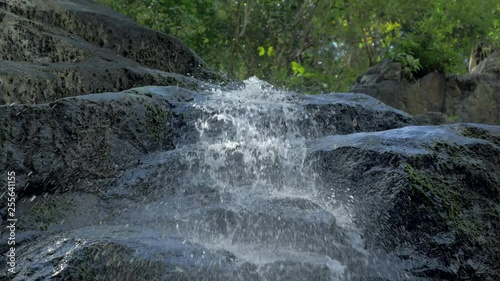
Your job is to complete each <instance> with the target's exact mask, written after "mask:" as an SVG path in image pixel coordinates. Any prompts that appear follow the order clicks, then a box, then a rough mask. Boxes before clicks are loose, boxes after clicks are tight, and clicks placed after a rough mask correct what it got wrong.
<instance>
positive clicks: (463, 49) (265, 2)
mask: <svg viewBox="0 0 500 281" xmlns="http://www.w3.org/2000/svg"><path fill="white" fill-rule="evenodd" d="M98 1H100V2H101V3H103V4H105V5H107V6H109V7H111V8H112V9H114V10H116V11H118V12H120V13H122V14H124V15H126V16H128V17H130V18H131V19H133V20H134V21H136V22H137V23H139V24H141V25H143V26H146V27H149V28H152V29H155V30H159V31H162V32H165V33H167V34H170V35H172V36H174V37H177V38H179V39H181V40H182V41H183V42H185V43H186V44H187V45H188V46H189V47H190V48H192V49H193V50H194V51H195V52H196V53H197V54H199V55H200V56H201V57H202V58H204V59H205V61H207V63H208V64H209V65H210V66H211V67H212V68H213V69H214V70H216V71H218V72H221V73H223V74H224V75H227V76H228V77H229V78H233V79H245V78H248V77H250V76H257V77H259V78H261V79H263V80H266V81H268V82H270V83H272V84H274V85H278V86H283V87H286V88H289V89H292V90H300V91H307V92H310V93H317V92H331V91H347V90H348V89H349V86H350V85H351V84H352V83H353V81H354V80H355V79H356V77H357V76H358V75H360V74H361V73H362V72H364V71H365V70H366V69H367V68H368V67H369V66H370V65H373V64H375V63H377V62H378V61H380V60H381V59H383V58H391V59H393V60H398V61H401V62H402V65H403V68H404V73H405V74H406V75H407V77H408V78H409V79H414V78H418V77H421V76H423V75H424V74H426V73H429V72H431V71H438V72H444V73H464V72H466V66H467V59H468V56H469V54H470V51H471V48H472V47H473V46H474V45H475V44H476V43H478V42H479V41H485V42H489V43H492V44H497V45H499V43H500V1H498V0H481V1H470V0H418V1H407V0H240V1H235V0H199V1H194V0H193V1H189V0H98Z"/></svg>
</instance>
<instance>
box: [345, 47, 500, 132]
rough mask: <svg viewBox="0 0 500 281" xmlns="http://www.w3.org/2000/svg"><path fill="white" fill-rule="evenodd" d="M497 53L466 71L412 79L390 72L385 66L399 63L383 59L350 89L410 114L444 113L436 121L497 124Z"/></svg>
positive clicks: (499, 102)
mask: <svg viewBox="0 0 500 281" xmlns="http://www.w3.org/2000/svg"><path fill="white" fill-rule="evenodd" d="M498 56H499V52H495V53H493V54H491V55H490V56H489V57H487V58H486V60H484V61H482V62H481V63H480V64H479V65H478V66H477V67H475V68H474V70H473V71H472V72H471V73H470V74H466V75H445V74H442V73H437V72H433V73H429V74H427V75H425V76H424V77H422V78H420V79H417V80H416V81H414V82H410V81H407V80H406V79H403V78H401V77H400V76H399V77H398V76H397V75H390V73H391V71H389V69H388V67H387V66H388V65H394V66H393V67H396V65H397V64H399V63H395V62H389V61H387V60H384V61H382V62H380V63H379V64H376V65H374V66H373V67H371V68H370V69H369V70H368V71H367V72H366V73H364V74H363V75H361V76H360V77H359V78H358V79H357V80H356V82H355V83H354V85H353V86H352V88H351V91H352V92H355V93H364V94H367V95H370V96H372V97H375V98H376V99H379V100H380V101H381V102H383V103H385V104H387V105H389V106H392V107H395V108H398V109H400V110H403V111H405V112H408V113H409V114H411V115H414V116H415V115H421V114H424V115H425V114H427V112H440V113H442V114H444V115H445V116H447V117H448V118H442V120H443V121H444V122H442V123H440V124H445V123H446V122H448V121H452V122H474V123H486V124H500V115H499V114H500V113H499V112H500V95H498V94H497V93H498V92H499V91H500V80H499V76H498V73H499V65H500V64H499V63H498V62H499V61H498ZM387 77H391V78H390V79H389V78H387ZM423 122H424V121H423ZM431 123H432V122H431Z"/></svg>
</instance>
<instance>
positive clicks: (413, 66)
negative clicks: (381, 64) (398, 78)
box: [389, 53, 422, 79]
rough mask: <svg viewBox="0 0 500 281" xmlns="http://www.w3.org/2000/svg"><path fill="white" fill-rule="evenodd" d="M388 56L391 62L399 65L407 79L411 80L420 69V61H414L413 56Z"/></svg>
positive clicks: (403, 54)
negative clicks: (396, 62)
mask: <svg viewBox="0 0 500 281" xmlns="http://www.w3.org/2000/svg"><path fill="white" fill-rule="evenodd" d="M389 56H390V58H391V59H392V60H394V61H398V62H400V63H401V66H402V70H403V73H404V74H405V75H406V77H407V78H409V79H413V75H414V74H415V73H417V72H418V71H419V70H421V69H422V65H421V64H420V59H416V58H415V57H414V56H413V54H408V53H389Z"/></svg>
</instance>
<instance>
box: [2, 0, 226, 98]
mask: <svg viewBox="0 0 500 281" xmlns="http://www.w3.org/2000/svg"><path fill="white" fill-rule="evenodd" d="M0 19H1V20H0V104H10V103H13V102H16V103H25V104H32V103H46V102H51V101H55V100H57V99H60V98H63V97H68V96H78V95H83V94H90V93H99V92H109V91H121V90H126V89H130V88H133V87H138V86H146V85H177V86H182V87H188V88H196V87H197V86H198V84H199V83H200V82H199V81H198V80H196V79H192V78H187V77H185V76H193V77H195V78H198V79H202V80H214V81H215V80H218V81H221V79H220V77H218V76H217V75H215V74H214V73H212V72H211V71H210V70H209V68H208V66H207V65H206V64H205V63H204V62H203V60H202V59H201V58H199V57H198V56H197V55H196V54H195V53H194V52H193V51H192V50H191V49H189V48H188V47H187V46H186V45H184V44H183V43H182V42H180V41H179V40H178V39H176V38H173V37H171V36H168V35H166V34H163V33H160V32H156V31H152V30H150V29H147V28H144V27H140V26H138V25H137V24H135V23H134V22H132V21H131V20H130V19H128V18H126V17H124V16H122V15H120V14H118V13H116V12H114V11H113V10H111V9H108V8H105V7H103V6H101V5H99V4H97V3H95V2H93V1H90V0H71V1H66V0H48V1H12V0H8V1H4V2H3V4H2V2H0ZM174 73H175V74H174Z"/></svg>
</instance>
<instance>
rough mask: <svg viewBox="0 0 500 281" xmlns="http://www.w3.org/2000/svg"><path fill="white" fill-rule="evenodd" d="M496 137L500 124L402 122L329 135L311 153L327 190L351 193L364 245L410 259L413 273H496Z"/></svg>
mask: <svg viewBox="0 0 500 281" xmlns="http://www.w3.org/2000/svg"><path fill="white" fill-rule="evenodd" d="M499 144H500V128H499V127H497V126H496V127H495V126H486V125H467V124H456V125H447V126H432V127H431V126H423V127H405V128H401V129H396V130H389V131H383V132H377V133H358V134H351V135H343V136H340V135H337V136H330V137H326V138H324V139H320V140H318V141H316V143H315V144H314V145H313V146H312V147H313V148H312V154H311V157H312V158H313V159H315V163H316V165H317V170H318V171H320V174H321V176H320V179H321V181H324V183H325V184H324V187H325V193H326V194H330V193H331V190H335V191H336V194H335V197H336V198H337V199H338V200H345V198H352V200H351V204H352V206H353V209H354V210H357V211H356V212H357V219H359V220H360V223H359V224H360V225H363V226H364V227H365V231H364V233H365V239H366V240H367V241H368V244H371V245H377V246H379V247H381V248H384V249H386V250H387V251H390V252H393V253H395V254H396V255H398V256H399V257H401V258H403V259H405V260H407V261H408V263H409V264H412V265H411V268H410V269H409V271H410V272H411V273H412V274H413V275H416V276H422V277H430V278H435V279H433V280H497V279H498V277H500V266H499V265H498V263H497V261H498V260H499V258H500V250H499V249H498V247H495V246H493V248H492V247H491V246H492V245H496V244H499V243H500V231H499V226H500V209H499V208H498V206H499V203H500V169H499V168H498V167H500V166H499V165H500V147H499ZM331 163H342V164H341V165H332V164H331ZM339 187H342V188H339ZM342 198H344V199H342Z"/></svg>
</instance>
